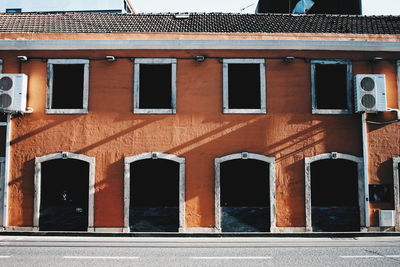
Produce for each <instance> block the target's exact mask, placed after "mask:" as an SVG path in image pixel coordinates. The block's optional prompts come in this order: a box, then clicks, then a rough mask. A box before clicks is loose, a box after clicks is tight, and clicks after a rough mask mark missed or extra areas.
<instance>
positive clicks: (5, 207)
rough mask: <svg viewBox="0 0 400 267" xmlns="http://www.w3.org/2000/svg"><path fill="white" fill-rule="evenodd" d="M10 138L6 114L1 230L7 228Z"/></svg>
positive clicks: (9, 127)
mask: <svg viewBox="0 0 400 267" xmlns="http://www.w3.org/2000/svg"><path fill="white" fill-rule="evenodd" d="M10 138H11V114H7V126H6V140H5V141H6V151H5V155H4V157H5V162H4V191H3V196H4V198H3V228H4V229H6V227H7V226H8V182H9V177H10Z"/></svg>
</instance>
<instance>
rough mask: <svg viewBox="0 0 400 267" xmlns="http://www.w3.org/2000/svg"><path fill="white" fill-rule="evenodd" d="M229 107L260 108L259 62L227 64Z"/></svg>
mask: <svg viewBox="0 0 400 267" xmlns="http://www.w3.org/2000/svg"><path fill="white" fill-rule="evenodd" d="M228 86H229V89H228V102H229V108H230V109H260V108H261V90H260V86H261V85H260V64H228Z"/></svg>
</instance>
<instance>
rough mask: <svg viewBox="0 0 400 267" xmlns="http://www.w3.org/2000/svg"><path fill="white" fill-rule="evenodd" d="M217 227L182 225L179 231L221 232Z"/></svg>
mask: <svg viewBox="0 0 400 267" xmlns="http://www.w3.org/2000/svg"><path fill="white" fill-rule="evenodd" d="M219 232H220V231H218V229H217V228H215V227H181V228H179V233H219Z"/></svg>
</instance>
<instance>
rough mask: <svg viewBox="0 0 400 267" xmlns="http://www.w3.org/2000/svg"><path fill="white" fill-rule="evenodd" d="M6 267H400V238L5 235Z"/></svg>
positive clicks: (0, 243) (0, 251) (1, 242)
mask: <svg viewBox="0 0 400 267" xmlns="http://www.w3.org/2000/svg"><path fill="white" fill-rule="evenodd" d="M0 266H96V267H99V266H397V267H399V266H400V237H358V238H282V237H281V238H265V237H251V238H241V237H240V238H239V237H238V238H227V237H216V238H214V237H208V238H188V237H180V238H175V237H174V238H172V237H167V238H165V237H164V238H160V237H152V238H143V237H57V236H0Z"/></svg>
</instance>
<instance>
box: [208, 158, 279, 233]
mask: <svg viewBox="0 0 400 267" xmlns="http://www.w3.org/2000/svg"><path fill="white" fill-rule="evenodd" d="M235 159H255V160H259V161H264V162H267V163H269V188H270V192H269V197H270V218H271V219H270V231H271V232H275V231H276V188H275V158H274V157H267V156H264V155H261V154H256V153H250V152H241V153H234V154H229V155H226V156H223V157H219V158H215V189H214V194H215V200H214V201H215V202H214V203H215V228H216V231H217V232H221V231H222V229H221V205H220V200H221V163H223V162H226V161H230V160H235Z"/></svg>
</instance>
